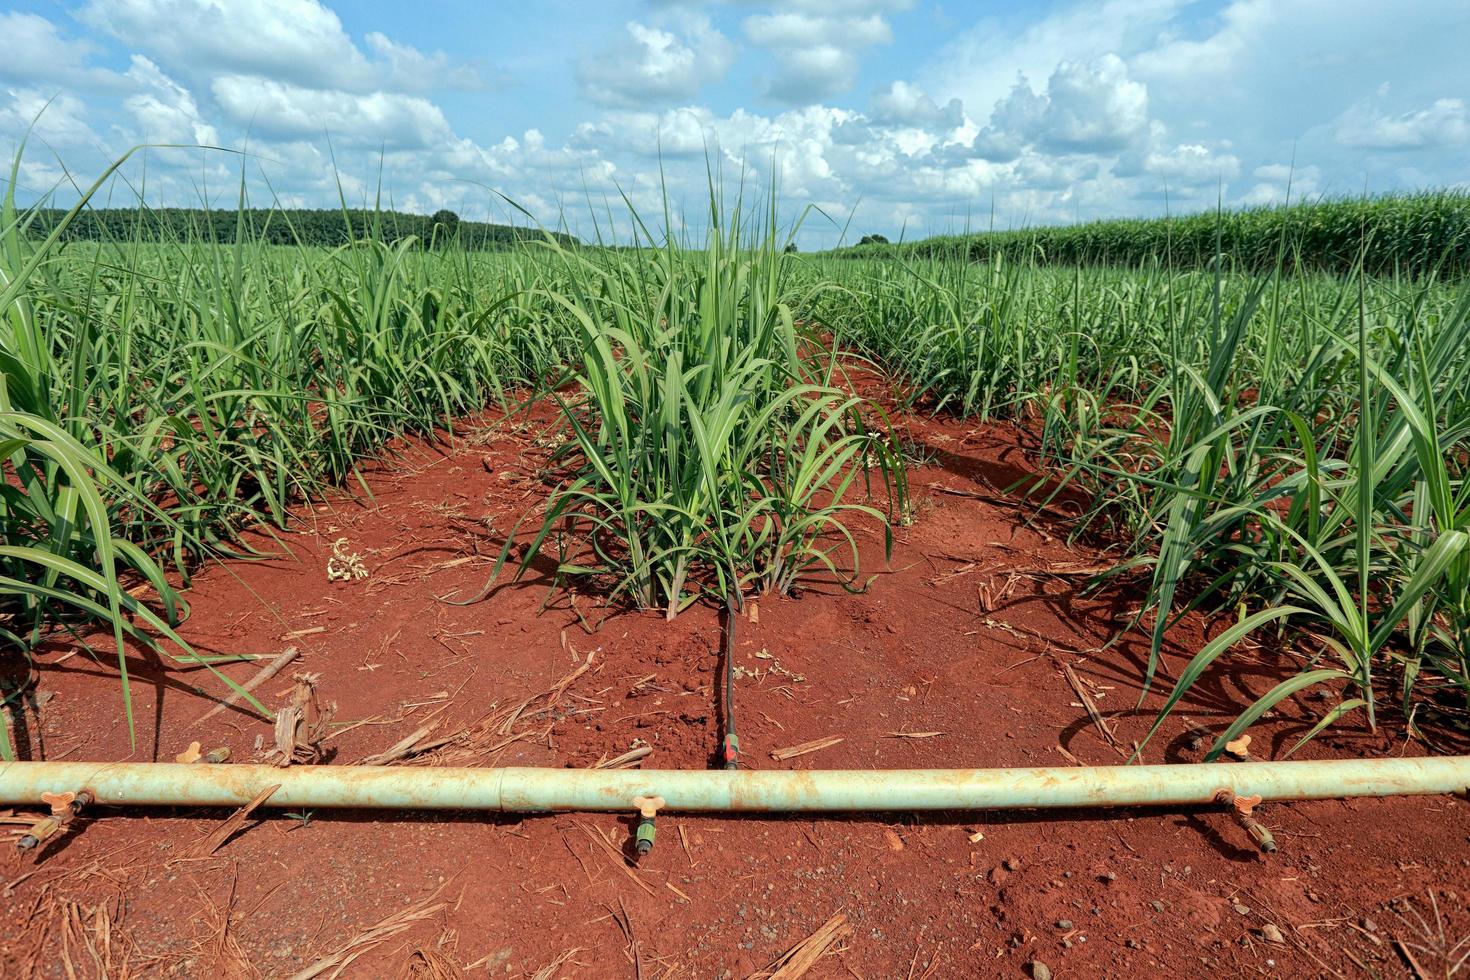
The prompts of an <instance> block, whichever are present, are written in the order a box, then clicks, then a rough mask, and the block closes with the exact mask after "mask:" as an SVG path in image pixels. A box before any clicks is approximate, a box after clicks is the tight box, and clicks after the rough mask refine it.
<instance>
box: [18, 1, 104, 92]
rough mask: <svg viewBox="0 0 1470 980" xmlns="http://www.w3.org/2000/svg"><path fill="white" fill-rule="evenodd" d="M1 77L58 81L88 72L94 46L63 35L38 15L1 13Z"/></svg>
mask: <svg viewBox="0 0 1470 980" xmlns="http://www.w3.org/2000/svg"><path fill="white" fill-rule="evenodd" d="M0 38H3V39H4V40H3V42H0V43H3V45H4V50H5V55H4V57H3V58H0V79H6V80H10V81H16V82H55V81H60V80H68V79H75V78H77V77H78V76H81V75H84V74H86V73H87V72H86V69H84V67H83V63H84V62H85V61H86V60H87V58H88V57H89V56H90V55H91V53H92V51H93V50H94V49H93V46H92V45H90V44H88V43H87V42H85V41H70V40H67V39H65V38H63V37H62V36H61V34H60V32H58V31H57V29H56V25H55V24H53V23H51V21H49V20H47V19H46V18H45V17H42V16H40V15H38V14H27V13H19V12H12V13H0Z"/></svg>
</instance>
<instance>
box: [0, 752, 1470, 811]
mask: <svg viewBox="0 0 1470 980" xmlns="http://www.w3.org/2000/svg"><path fill="white" fill-rule="evenodd" d="M270 786H279V789H277V790H276V791H275V792H274V793H273V794H272V795H271V796H270V798H269V800H268V801H267V804H266V805H268V806H284V807H308V808H321V807H350V808H380V809H393V810H446V809H447V810H492V811H517V812H530V811H545V810H602V811H623V810H632V809H634V805H633V802H632V801H633V799H634V798H635V797H639V796H661V797H663V798H664V800H665V801H666V803H665V808H666V809H668V810H684V811H828V812H834V811H839V812H840V811H847V812H855V811H873V810H992V809H1027V808H1054V807H1086V806H1140V805H1151V804H1207V803H1212V802H1214V801H1215V799H1216V797H1217V796H1218V795H1219V794H1220V793H1221V791H1229V792H1231V793H1234V794H1235V795H1237V796H1256V795H1259V796H1261V797H1264V798H1265V799H1266V800H1300V799H1332V798H1341V797H1353V796H1400V795H1416V794H1421V795H1422V794H1438V793H1455V792H1464V791H1465V790H1466V789H1467V788H1470V757H1465V756H1450V757H1441V758H1426V759H1356V760H1344V761H1326V762H1317V761H1313V762H1248V763H1238V764H1225V763H1208V764H1187V765H1156V766H1084V767H1074V768H1066V767H1058V768H1038V769H896V770H878V771H859V770H812V771H802V770H748V769H747V770H739V771H735V772H730V771H725V770H709V771H703V770H698V771H695V770H690V771H685V770H656V769H654V770H639V769H623V770H592V769H530V768H506V769H447V768H445V769H437V768H427V767H424V768H420V767H410V766H290V767H288V768H277V767H275V766H262V765H200V764H195V765H182V764H177V763H146V762H143V763H139V762H120V763H97V762H9V763H0V804H15V803H21V804H38V803H40V802H41V794H42V793H48V792H49V793H58V792H67V791H72V792H77V791H80V790H83V789H86V790H89V791H90V792H91V793H92V795H93V798H94V800H95V802H96V803H98V804H112V805H129V806H155V805H156V806H238V805H240V804H243V803H245V802H247V801H249V800H251V799H253V798H254V797H255V796H257V795H258V794H259V793H260V792H261V791H263V790H264V789H266V788H267V787H270Z"/></svg>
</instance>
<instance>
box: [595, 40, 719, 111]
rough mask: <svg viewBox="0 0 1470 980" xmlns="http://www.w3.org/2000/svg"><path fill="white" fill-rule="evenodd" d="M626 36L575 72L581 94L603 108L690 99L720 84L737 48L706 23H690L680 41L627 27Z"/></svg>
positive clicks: (638, 105)
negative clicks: (713, 84) (712, 84)
mask: <svg viewBox="0 0 1470 980" xmlns="http://www.w3.org/2000/svg"><path fill="white" fill-rule="evenodd" d="M625 31H626V36H624V37H622V38H619V39H618V41H617V42H616V43H615V44H613V45H612V46H610V47H608V48H606V49H604V50H602V51H600V52H598V53H597V54H596V55H594V56H588V57H584V58H583V59H582V61H581V64H580V65H579V66H578V69H577V79H578V81H579V82H580V84H581V87H582V94H583V95H585V96H586V97H587V98H588V99H590V100H591V101H593V102H596V103H597V104H599V105H605V106H622V107H640V106H647V105H657V104H662V103H668V102H680V101H686V100H690V99H693V98H694V97H695V96H696V95H697V94H698V93H699V90H700V88H701V87H702V86H704V85H705V84H707V83H710V82H715V81H719V80H720V79H721V78H723V77H724V76H725V73H726V72H727V71H729V70H730V66H731V65H732V64H733V63H734V61H735V45H734V44H732V43H731V42H730V40H729V38H727V37H725V35H723V34H721V33H720V32H719V31H717V30H715V29H714V28H713V27H712V26H710V22H709V21H708V20H707V19H704V18H696V19H692V20H691V21H690V22H689V23H688V24H687V26H686V29H685V30H684V31H683V36H682V37H681V36H680V35H678V34H675V33H673V32H672V31H668V30H664V29H662V28H660V27H650V26H648V25H645V24H640V23H636V22H630V23H628V24H627V25H625Z"/></svg>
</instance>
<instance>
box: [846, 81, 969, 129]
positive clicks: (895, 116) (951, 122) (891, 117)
mask: <svg viewBox="0 0 1470 980" xmlns="http://www.w3.org/2000/svg"><path fill="white" fill-rule="evenodd" d="M868 115H869V116H870V117H871V118H872V119H873V121H874V122H876V123H880V124H885V125H891V126H915V127H918V128H921V129H956V128H958V127H959V126H961V125H963V124H964V122H965V109H964V106H963V105H962V104H961V103H960V100H959V99H950V100H949V101H948V102H946V103H945V104H944V105H943V106H940V105H939V104H938V103H936V102H935V101H934V100H933V99H931V98H930V97H929V96H928V95H927V94H926V93H925V92H924V90H923V89H921V88H919V86H917V85H915V84H913V83H912V82H905V81H896V82H892V83H890V84H889V86H888V88H886V89H883V90H881V91H879V92H877V93H876V94H874V96H873V97H872V98H871V99H870V100H868Z"/></svg>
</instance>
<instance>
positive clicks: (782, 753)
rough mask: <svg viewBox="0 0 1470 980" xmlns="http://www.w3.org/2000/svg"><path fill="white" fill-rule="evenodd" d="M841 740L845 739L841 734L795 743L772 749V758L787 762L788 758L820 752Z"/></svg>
mask: <svg viewBox="0 0 1470 980" xmlns="http://www.w3.org/2000/svg"><path fill="white" fill-rule="evenodd" d="M841 741H843V738H842V736H841V735H828V736H827V737H826V738H818V739H813V740H812V741H810V742H802V743H801V744H800V745H793V746H791V747H790V748H785V749H773V750H772V751H771V758H772V759H775V760H776V761H777V762H785V761H786V760H787V759H794V758H796V757H797V756H799V755H806V754H808V753H810V752H820V751H822V750H823V749H830V748H831V747H832V746H834V745H836V744H837V743H839V742H841Z"/></svg>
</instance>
